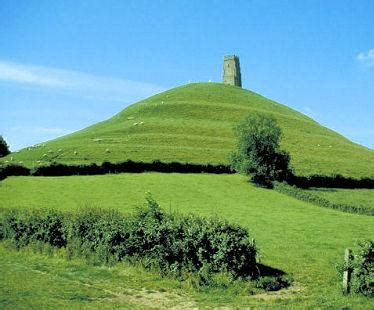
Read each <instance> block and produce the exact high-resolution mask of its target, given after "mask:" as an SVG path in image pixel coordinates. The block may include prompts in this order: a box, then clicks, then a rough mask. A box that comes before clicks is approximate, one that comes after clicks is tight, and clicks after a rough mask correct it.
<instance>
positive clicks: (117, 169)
mask: <svg viewBox="0 0 374 310" xmlns="http://www.w3.org/2000/svg"><path fill="white" fill-rule="evenodd" d="M143 172H160V173H210V174H233V173H236V171H235V170H234V169H232V168H231V167H230V166H229V165H224V164H209V163H205V164H201V163H200V164H199V163H180V162H162V161H159V160H154V161H152V162H142V161H132V160H126V161H123V162H119V163H111V162H108V161H104V162H103V163H102V164H96V163H92V164H79V165H68V164H63V163H51V164H50V165H45V166H37V167H34V168H31V169H30V168H27V167H25V166H22V165H6V166H2V167H1V166H0V180H3V179H6V178H7V177H8V176H71V175H102V174H109V173H113V174H116V173H143ZM284 181H286V182H287V183H288V184H289V185H293V186H296V187H298V188H309V187H324V188H351V189H354V188H367V189H374V177H366V178H361V179H354V178H350V177H344V176H341V175H333V176H325V175H311V176H297V175H294V174H292V173H291V175H290V176H289V177H288V178H287V180H284Z"/></svg>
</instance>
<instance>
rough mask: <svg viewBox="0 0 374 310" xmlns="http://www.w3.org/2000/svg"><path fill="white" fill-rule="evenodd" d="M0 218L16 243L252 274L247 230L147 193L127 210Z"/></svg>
mask: <svg viewBox="0 0 374 310" xmlns="http://www.w3.org/2000/svg"><path fill="white" fill-rule="evenodd" d="M0 218H1V220H0V236H1V238H3V239H8V240H10V242H11V243H12V244H14V245H15V246H16V247H17V248H20V247H23V246H26V245H32V244H34V243H40V242H43V243H47V244H50V245H52V246H55V247H58V248H61V247H65V248H66V250H67V252H68V254H69V256H83V257H86V258H88V259H91V258H92V257H94V259H95V260H96V261H98V262H101V263H111V262H116V261H121V260H123V259H125V258H132V259H138V260H140V261H141V262H142V263H144V265H145V266H146V267H150V268H157V269H158V270H160V271H161V273H162V274H169V273H173V274H176V275H180V274H182V273H183V272H193V273H197V274H199V273H201V274H204V273H206V272H208V274H214V273H219V272H227V273H229V274H230V275H231V276H232V277H233V278H235V279H237V278H253V277H256V276H257V275H256V272H257V268H256V246H255V242H254V240H252V239H250V236H249V234H248V231H247V230H245V229H244V228H241V227H239V226H237V225H233V224H230V223H228V222H226V221H224V220H221V219H218V218H203V217H198V216H194V215H188V216H182V215H177V214H166V213H164V212H163V211H162V210H161V208H160V207H159V205H158V204H157V202H156V201H155V200H153V199H152V198H150V197H148V205H147V207H145V208H140V209H138V210H137V211H136V212H135V213H134V214H132V215H129V216H124V215H122V214H121V213H119V212H118V211H113V210H101V209H90V208H86V209H82V210H80V211H79V212H75V213H69V212H60V211H55V210H3V211H2V212H1V215H0Z"/></svg>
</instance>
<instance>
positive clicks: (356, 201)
mask: <svg viewBox="0 0 374 310" xmlns="http://www.w3.org/2000/svg"><path fill="white" fill-rule="evenodd" d="M306 191H307V192H308V193H311V194H312V195H314V196H318V197H322V198H325V199H328V200H329V201H331V202H334V203H337V204H347V205H352V206H359V207H363V208H370V209H374V190H373V189H343V188H311V189H308V190H306Z"/></svg>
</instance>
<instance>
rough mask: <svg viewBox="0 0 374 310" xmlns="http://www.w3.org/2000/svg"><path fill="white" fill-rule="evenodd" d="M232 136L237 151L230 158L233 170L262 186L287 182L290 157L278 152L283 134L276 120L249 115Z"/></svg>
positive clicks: (266, 116)
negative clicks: (234, 138) (272, 182)
mask: <svg viewBox="0 0 374 310" xmlns="http://www.w3.org/2000/svg"><path fill="white" fill-rule="evenodd" d="M235 133H236V137H237V139H238V140H237V147H236V151H235V152H234V153H233V154H232V155H231V158H230V162H231V167H232V168H233V169H234V170H236V171H237V172H240V173H243V174H246V175H251V176H252V181H253V182H255V183H257V184H261V185H269V184H271V181H273V180H285V179H286V178H287V175H288V174H289V167H288V166H289V161H290V156H289V154H288V153H287V152H285V151H282V150H280V146H279V142H280V139H281V136H282V131H281V128H280V127H279V126H278V124H277V121H276V119H275V118H273V117H271V116H269V115H264V114H251V115H248V116H247V117H245V118H244V119H243V120H242V121H241V122H240V123H239V124H238V125H237V126H236V128H235Z"/></svg>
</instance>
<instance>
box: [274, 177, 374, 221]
mask: <svg viewBox="0 0 374 310" xmlns="http://www.w3.org/2000/svg"><path fill="white" fill-rule="evenodd" d="M274 189H275V190H276V191H278V192H280V193H283V194H286V195H289V196H292V197H295V198H297V199H300V200H302V201H306V202H310V203H313V204H316V205H318V206H321V207H325V208H331V209H337V210H341V211H344V212H349V213H359V214H366V215H374V209H372V208H365V207H361V206H353V205H347V204H341V203H334V202H331V201H329V200H327V199H325V198H322V197H318V196H316V195H313V194H312V193H309V192H307V191H305V190H303V189H300V188H298V187H296V186H290V185H288V184H287V183H284V182H283V183H281V182H274Z"/></svg>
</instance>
